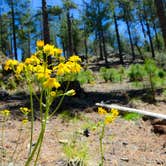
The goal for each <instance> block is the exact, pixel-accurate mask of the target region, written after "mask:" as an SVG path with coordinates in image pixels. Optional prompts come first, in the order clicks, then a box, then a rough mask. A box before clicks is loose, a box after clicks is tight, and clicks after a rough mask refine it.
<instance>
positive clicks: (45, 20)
mask: <svg viewBox="0 0 166 166" xmlns="http://www.w3.org/2000/svg"><path fill="white" fill-rule="evenodd" d="M42 17H43V37H44V43H45V44H49V43H50V31H49V24H48V12H47V4H46V0H42ZM48 64H51V56H49V57H48Z"/></svg>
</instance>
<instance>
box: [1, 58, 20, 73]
mask: <svg viewBox="0 0 166 166" xmlns="http://www.w3.org/2000/svg"><path fill="white" fill-rule="evenodd" d="M17 64H18V61H17V60H13V59H8V60H7V61H6V63H5V66H4V69H5V70H6V71H7V70H10V69H12V67H14V66H15V65H17Z"/></svg>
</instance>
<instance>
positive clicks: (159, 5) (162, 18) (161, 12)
mask: <svg viewBox="0 0 166 166" xmlns="http://www.w3.org/2000/svg"><path fill="white" fill-rule="evenodd" d="M155 5H156V9H157V15H158V18H159V22H160V27H161V31H162V35H163V39H164V44H165V48H166V12H165V9H164V4H163V2H162V0H155Z"/></svg>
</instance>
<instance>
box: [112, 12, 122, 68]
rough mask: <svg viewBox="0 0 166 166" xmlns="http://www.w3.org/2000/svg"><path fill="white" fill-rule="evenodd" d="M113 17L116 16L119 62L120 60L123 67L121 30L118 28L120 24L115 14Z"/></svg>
mask: <svg viewBox="0 0 166 166" xmlns="http://www.w3.org/2000/svg"><path fill="white" fill-rule="evenodd" d="M113 15H114V24H115V30H116V38H117V42H118V49H119V60H120V63H121V64H122V65H123V64H124V61H123V55H122V47H121V42H120V34H119V28H118V23H117V19H116V15H115V12H114V14H113Z"/></svg>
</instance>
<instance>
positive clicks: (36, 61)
mask: <svg viewBox="0 0 166 166" xmlns="http://www.w3.org/2000/svg"><path fill="white" fill-rule="evenodd" d="M25 64H26V65H28V64H32V65H38V64H40V59H38V58H37V57H36V56H35V55H32V56H31V57H30V58H26V59H25Z"/></svg>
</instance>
